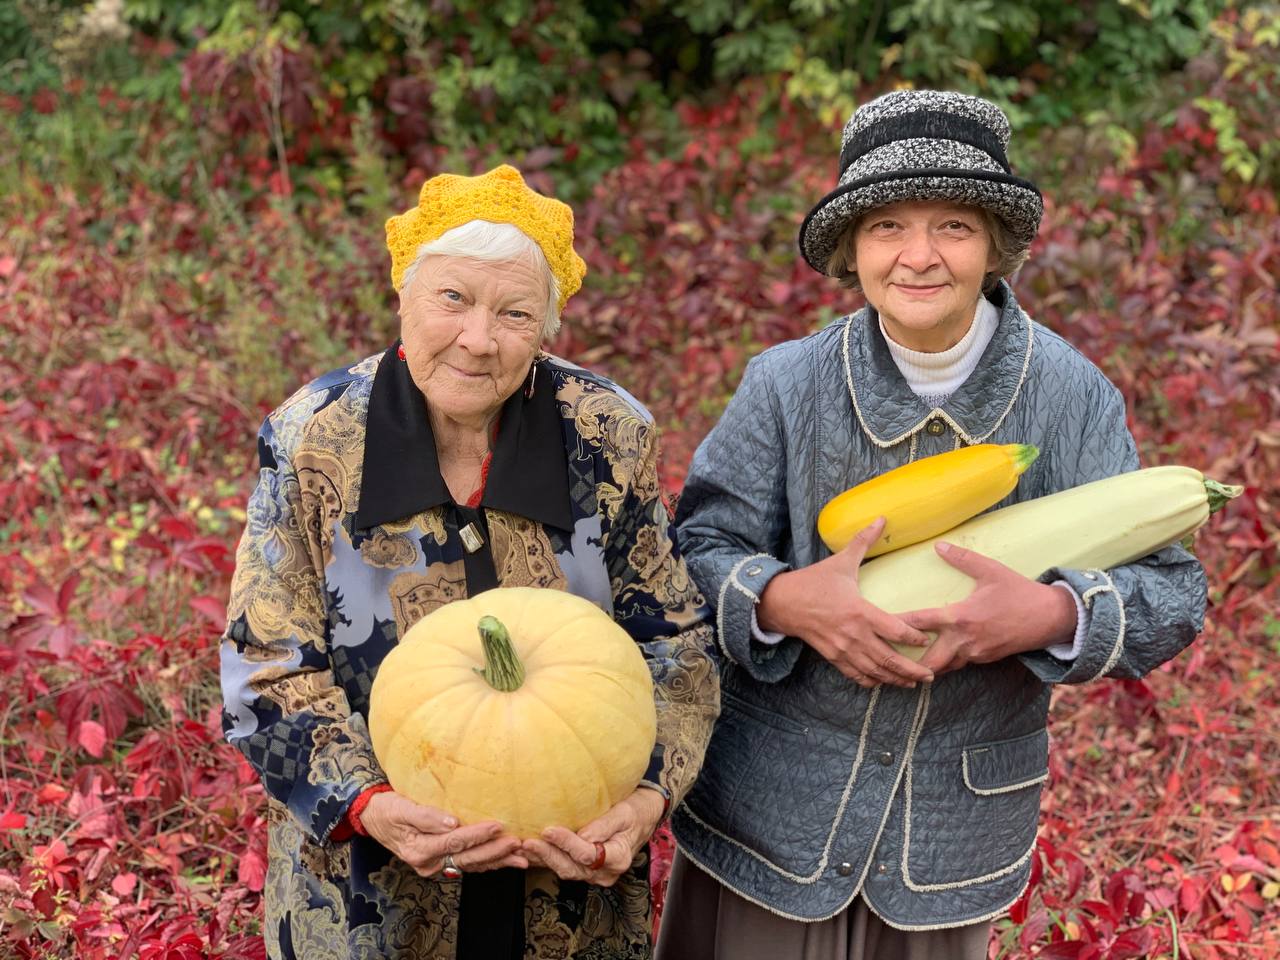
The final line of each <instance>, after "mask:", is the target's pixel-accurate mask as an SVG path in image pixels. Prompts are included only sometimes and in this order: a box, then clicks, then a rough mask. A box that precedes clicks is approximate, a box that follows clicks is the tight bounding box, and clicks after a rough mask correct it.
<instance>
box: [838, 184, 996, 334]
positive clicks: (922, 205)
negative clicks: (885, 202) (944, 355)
mask: <svg viewBox="0 0 1280 960" xmlns="http://www.w3.org/2000/svg"><path fill="white" fill-rule="evenodd" d="M854 229H855V233H854V261H855V266H856V269H857V271H858V280H859V282H860V283H861V284H862V290H863V293H865V294H866V297H867V302H868V303H870V304H871V305H872V306H873V307H875V308H876V310H877V311H878V312H879V314H880V319H881V320H882V321H883V323H884V327H885V330H886V331H888V333H889V336H890V337H892V338H893V339H894V340H895V341H896V342H897V343H900V344H902V346H904V347H907V348H909V349H912V350H920V351H923V352H926V353H938V352H940V351H942V350H946V349H947V348H948V347H952V346H954V345H955V344H957V343H959V342H960V340H961V339H962V338H963V337H964V335H965V333H966V332H967V331H968V329H969V325H970V324H971V323H972V322H973V316H974V313H975V311H976V310H977V306H978V297H980V296H981V295H982V281H983V278H984V277H985V275H986V274H987V272H988V271H990V270H994V269H995V267H996V259H997V258H996V254H995V251H994V249H993V248H992V244H991V236H990V234H989V233H988V231H987V228H986V226H985V224H984V221H983V217H982V214H981V213H980V212H979V211H978V210H975V209H974V208H973V207H964V206H959V205H957V204H953V203H946V202H941V201H912V202H906V203H895V204H892V205H891V206H887V207H881V208H879V209H877V210H873V211H871V212H870V213H868V214H867V215H866V216H864V217H863V218H862V219H861V220H860V221H859V223H858V225H857V227H855V228H854Z"/></svg>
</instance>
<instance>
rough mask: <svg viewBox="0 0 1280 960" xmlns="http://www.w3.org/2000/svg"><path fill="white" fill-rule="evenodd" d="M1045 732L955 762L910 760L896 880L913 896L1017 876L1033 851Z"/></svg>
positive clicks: (975, 748) (977, 748) (985, 747)
mask: <svg viewBox="0 0 1280 960" xmlns="http://www.w3.org/2000/svg"><path fill="white" fill-rule="evenodd" d="M1048 777H1049V732H1048V730H1046V729H1040V730H1037V731H1035V732H1034V733H1029V734H1026V735H1025V736H1021V737H1015V738H1013V739H1010V740H995V741H989V742H986V743H976V744H972V745H970V746H967V747H965V748H964V749H963V751H961V755H960V757H959V758H956V757H955V755H954V754H952V756H951V758H950V759H947V760H944V761H940V762H921V761H920V760H919V759H913V761H912V764H911V768H910V769H909V771H908V781H907V792H906V810H905V816H906V821H907V834H906V838H905V841H904V843H903V857H904V860H905V863H904V864H903V867H904V870H903V874H904V877H905V879H906V882H907V886H908V887H910V888H911V889H912V890H916V891H919V892H927V891H935V890H950V889H958V888H963V887H969V886H976V885H978V884H981V883H988V882H990V881H993V880H998V879H999V878H1001V877H1004V876H1007V875H1009V874H1011V873H1014V872H1016V871H1017V870H1019V869H1021V868H1023V867H1024V866H1025V865H1026V864H1027V863H1028V862H1029V860H1030V858H1031V853H1032V850H1033V849H1034V846H1035V838H1036V825H1037V823H1038V822H1039V817H1040V789H1041V784H1043V783H1044V781H1045V780H1047V779H1048Z"/></svg>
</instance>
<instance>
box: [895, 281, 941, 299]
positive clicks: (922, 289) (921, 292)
mask: <svg viewBox="0 0 1280 960" xmlns="http://www.w3.org/2000/svg"><path fill="white" fill-rule="evenodd" d="M894 286H895V287H897V288H898V289H899V290H900V291H902V292H903V293H905V294H906V295H907V296H908V297H931V296H933V295H934V294H935V293H937V292H938V291H939V290H942V289H943V288H944V287H946V284H945V283H935V284H933V285H932V286H921V285H919V284H917V285H914V286H908V285H907V284H905V283H895V284H894Z"/></svg>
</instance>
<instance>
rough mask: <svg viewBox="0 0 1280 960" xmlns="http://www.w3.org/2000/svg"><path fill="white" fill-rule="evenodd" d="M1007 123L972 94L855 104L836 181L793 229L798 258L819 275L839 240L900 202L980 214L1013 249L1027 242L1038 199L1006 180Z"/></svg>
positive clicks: (908, 95) (916, 94)
mask: <svg viewBox="0 0 1280 960" xmlns="http://www.w3.org/2000/svg"><path fill="white" fill-rule="evenodd" d="M1008 147H1009V118H1008V117H1006V116H1005V115H1004V111H1003V110H1001V109H1000V108H999V107H997V106H996V105H995V104H994V103H991V102H989V101H987V100H983V99H982V98H981V97H971V96H968V95H967V94H963V93H952V92H950V91H942V90H896V91H894V92H893V93H886V94H884V95H883V96H880V97H877V98H876V99H874V100H872V101H871V102H870V103H866V104H863V105H862V106H861V107H859V108H858V109H857V110H856V111H854V114H853V116H852V117H850V118H849V122H848V123H847V124H845V127H844V137H843V139H842V141H841V146H840V177H839V180H838V181H837V183H836V188H835V189H834V190H832V191H831V192H830V193H828V194H827V195H826V196H825V197H823V198H822V199H821V200H819V201H818V204H817V205H816V206H815V207H814V208H813V209H812V210H810V211H809V215H808V216H807V217H805V218H804V223H803V224H801V225H800V252H801V254H802V255H803V256H804V259H805V261H806V262H807V263H808V264H809V266H811V267H813V269H815V270H817V271H818V272H819V273H826V270H825V267H826V264H827V261H828V260H829V259H830V258H831V254H832V253H834V252H835V249H836V244H837V242H838V241H839V239H840V237H841V235H842V234H843V233H844V232H845V230H846V229H848V227H849V225H850V224H852V223H853V222H854V221H855V220H856V219H857V218H858V217H860V216H862V215H863V214H864V213H866V212H867V211H868V210H874V209H875V208H876V207H883V206H887V205H888V204H891V203H898V202H900V201H903V200H949V201H954V202H956V203H964V204H970V205H972V206H975V207H984V208H986V209H987V210H990V211H991V212H992V213H994V214H996V216H998V217H1000V219H1001V220H1003V221H1004V222H1005V224H1006V225H1007V226H1008V227H1009V230H1010V232H1011V233H1012V234H1013V237H1014V239H1015V240H1016V241H1017V242H1018V244H1019V245H1020V249H1026V248H1027V247H1029V246H1031V241H1032V240H1034V239H1035V236H1036V230H1037V229H1038V228H1039V226H1040V217H1041V215H1042V214H1043V213H1044V201H1043V199H1042V198H1041V196H1040V191H1039V190H1038V189H1036V186H1035V184H1033V183H1031V182H1030V181H1029V180H1023V179H1022V178H1021V177H1015V176H1014V175H1013V173H1012V172H1011V171H1010V169H1009V161H1008V158H1007V157H1006V155H1005V151H1006V150H1007V149H1008Z"/></svg>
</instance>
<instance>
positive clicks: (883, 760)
mask: <svg viewBox="0 0 1280 960" xmlns="http://www.w3.org/2000/svg"><path fill="white" fill-rule="evenodd" d="M891 763H893V754H892V753H890V752H889V751H888V750H886V751H885V752H884V753H882V754H880V765H881V766H884V767H887V766H889V764H891Z"/></svg>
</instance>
